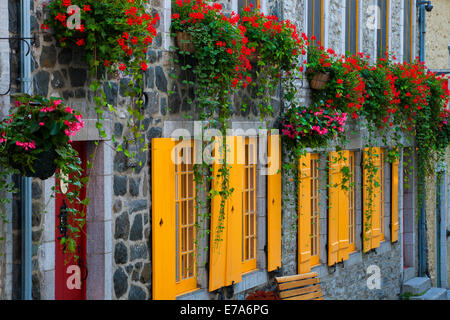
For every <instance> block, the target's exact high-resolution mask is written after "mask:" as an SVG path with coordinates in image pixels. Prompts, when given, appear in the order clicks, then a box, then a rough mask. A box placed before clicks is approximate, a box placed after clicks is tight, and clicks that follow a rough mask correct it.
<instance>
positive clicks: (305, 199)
mask: <svg viewBox="0 0 450 320" xmlns="http://www.w3.org/2000/svg"><path fill="white" fill-rule="evenodd" d="M298 172H299V180H300V181H299V185H298V273H307V272H309V271H310V270H311V261H310V260H311V154H309V153H307V154H306V155H305V156H302V157H301V159H300V161H299V169H298Z"/></svg>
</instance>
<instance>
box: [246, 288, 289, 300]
mask: <svg viewBox="0 0 450 320" xmlns="http://www.w3.org/2000/svg"><path fill="white" fill-rule="evenodd" d="M245 300H281V299H280V298H279V297H278V295H277V293H276V292H275V291H262V290H256V291H255V292H252V293H250V294H249V295H248V296H247V297H246V298H245Z"/></svg>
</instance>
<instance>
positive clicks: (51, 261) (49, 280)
mask: <svg viewBox="0 0 450 320" xmlns="http://www.w3.org/2000/svg"><path fill="white" fill-rule="evenodd" d="M42 186H43V194H44V205H45V209H44V210H45V214H43V215H42V216H43V223H42V243H41V245H40V246H39V249H38V260H39V267H40V271H41V273H42V275H43V276H42V279H41V299H42V300H54V299H55V246H56V245H57V244H56V241H55V198H54V197H53V196H54V192H53V191H52V187H54V186H55V176H52V177H50V178H49V179H47V180H44V181H43V182H42Z"/></svg>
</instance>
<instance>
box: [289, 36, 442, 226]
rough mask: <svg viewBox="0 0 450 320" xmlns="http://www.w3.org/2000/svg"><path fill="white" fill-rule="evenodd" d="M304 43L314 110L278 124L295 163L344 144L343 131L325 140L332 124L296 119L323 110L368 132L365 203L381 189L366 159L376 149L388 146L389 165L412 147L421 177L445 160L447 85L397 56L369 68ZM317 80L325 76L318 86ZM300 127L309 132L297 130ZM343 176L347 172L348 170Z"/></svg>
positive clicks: (363, 59)
mask: <svg viewBox="0 0 450 320" xmlns="http://www.w3.org/2000/svg"><path fill="white" fill-rule="evenodd" d="M305 40H306V41H305V43H306V45H307V52H308V61H307V63H306V66H307V70H306V75H307V77H308V80H310V83H311V87H312V88H313V89H315V90H313V91H312V95H311V96H312V104H311V107H309V108H305V107H302V109H303V110H301V112H298V110H296V108H297V106H295V105H294V106H293V107H292V106H291V107H290V108H288V110H287V111H286V112H285V114H284V117H283V118H282V122H281V125H282V128H284V130H283V131H282V134H283V135H284V137H285V140H286V141H287V143H291V145H293V148H294V150H295V153H296V154H297V155H298V157H300V156H301V155H303V154H304V153H305V148H314V149H317V148H319V147H322V148H325V149H326V148H327V147H328V148H333V146H337V147H335V148H336V149H338V150H339V149H341V148H343V147H344V146H345V144H346V142H345V141H346V138H345V134H344V130H342V131H338V132H334V133H333V134H329V130H328V128H327V125H328V126H329V125H332V127H333V128H334V129H336V128H338V126H336V125H333V124H332V121H331V120H328V121H327V122H326V123H322V124H319V123H320V122H319V121H317V120H316V121H311V120H310V122H309V123H308V121H306V119H313V118H312V117H311V116H310V117H309V118H305V117H300V116H299V115H298V114H301V113H302V112H308V111H309V112H310V114H318V113H317V112H318V111H317V107H318V106H319V107H320V108H322V109H319V112H321V111H320V110H325V111H326V112H325V111H324V112H323V114H327V113H330V112H345V113H348V114H349V115H350V114H351V118H353V119H355V121H357V122H359V124H360V125H361V127H365V128H366V129H367V132H368V135H367V136H366V137H365V138H364V139H365V147H366V148H368V149H369V152H368V153H367V155H368V158H369V159H366V160H367V161H365V162H364V163H365V164H364V169H365V170H366V175H367V179H368V181H367V184H368V186H369V187H368V190H366V192H368V193H369V196H368V198H369V200H368V201H369V202H371V201H373V197H374V194H373V192H371V188H370V186H376V185H378V184H379V183H380V182H379V181H377V180H376V177H377V174H376V173H377V170H378V168H377V166H375V165H373V164H371V163H372V162H373V161H372V160H373V159H370V158H371V156H370V155H371V154H372V152H371V150H372V148H373V147H375V146H377V145H388V141H391V143H390V144H391V148H390V149H389V150H388V152H387V153H386V155H387V156H386V159H387V161H389V162H391V163H392V162H393V161H394V160H396V159H398V157H399V153H400V150H401V149H403V148H404V147H405V146H407V145H411V144H413V145H415V148H416V150H417V157H418V172H419V174H421V175H424V174H427V173H431V172H432V170H433V166H434V163H435V162H436V160H438V159H440V158H441V157H442V156H443V154H444V152H445V149H446V147H447V146H448V144H449V143H450V140H449V139H448V135H447V133H448V130H449V125H448V117H449V112H450V111H449V109H448V102H449V90H448V82H447V80H445V79H444V78H442V77H441V76H437V75H436V74H434V73H433V72H430V71H429V70H427V68H426V67H425V66H424V64H423V63H420V62H418V61H414V62H412V63H399V62H397V61H396V57H395V56H393V55H392V54H389V53H388V54H386V55H385V56H383V57H380V58H379V59H378V60H377V61H376V62H375V63H374V64H371V63H370V62H369V61H370V56H367V55H364V54H363V53H358V54H355V55H338V54H336V52H335V51H334V50H333V49H325V48H324V47H323V46H321V45H320V43H318V44H316V43H314V42H313V41H314V38H312V37H311V39H307V38H306V37H305ZM318 74H323V75H326V76H322V77H321V78H318V79H319V80H316V78H315V76H316V75H318ZM313 81H319V82H320V81H322V82H323V83H321V86H316V85H317V82H316V83H314V82H313ZM319 84H320V83H319ZM311 112H312V113H311ZM314 112H316V113H314ZM293 115H295V116H293ZM304 126H307V128H305V129H304V130H303V131H302V130H299V129H301V128H303V127H304ZM308 132H312V133H314V135H315V136H316V138H314V139H311V136H312V135H310V134H309V135H308V134H307V133H308ZM327 134H328V136H327ZM305 137H306V139H305ZM379 139H380V140H379ZM338 141H339V142H338ZM293 142H294V143H293ZM366 158H367V157H366ZM343 169H344V168H343ZM345 171H348V170H347V168H345ZM423 190H424V186H423V185H419V190H418V192H419V194H421V193H422V192H423ZM372 191H373V190H372ZM421 201H423V198H421V197H419V206H418V207H419V208H420V202H421ZM367 208H368V209H367V210H366V212H365V217H366V219H365V221H366V223H367V225H366V226H365V228H366V229H368V228H370V226H371V216H372V214H371V210H372V209H371V208H372V205H371V203H369V204H368V205H367Z"/></svg>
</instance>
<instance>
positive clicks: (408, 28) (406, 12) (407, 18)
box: [403, 0, 414, 62]
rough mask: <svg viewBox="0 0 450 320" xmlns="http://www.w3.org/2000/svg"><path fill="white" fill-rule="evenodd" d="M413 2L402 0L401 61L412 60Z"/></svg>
mask: <svg viewBox="0 0 450 320" xmlns="http://www.w3.org/2000/svg"><path fill="white" fill-rule="evenodd" d="M413 2H414V1H413V0H404V9H403V21H404V22H403V61H404V62H412V60H413V41H412V39H413Z"/></svg>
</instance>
